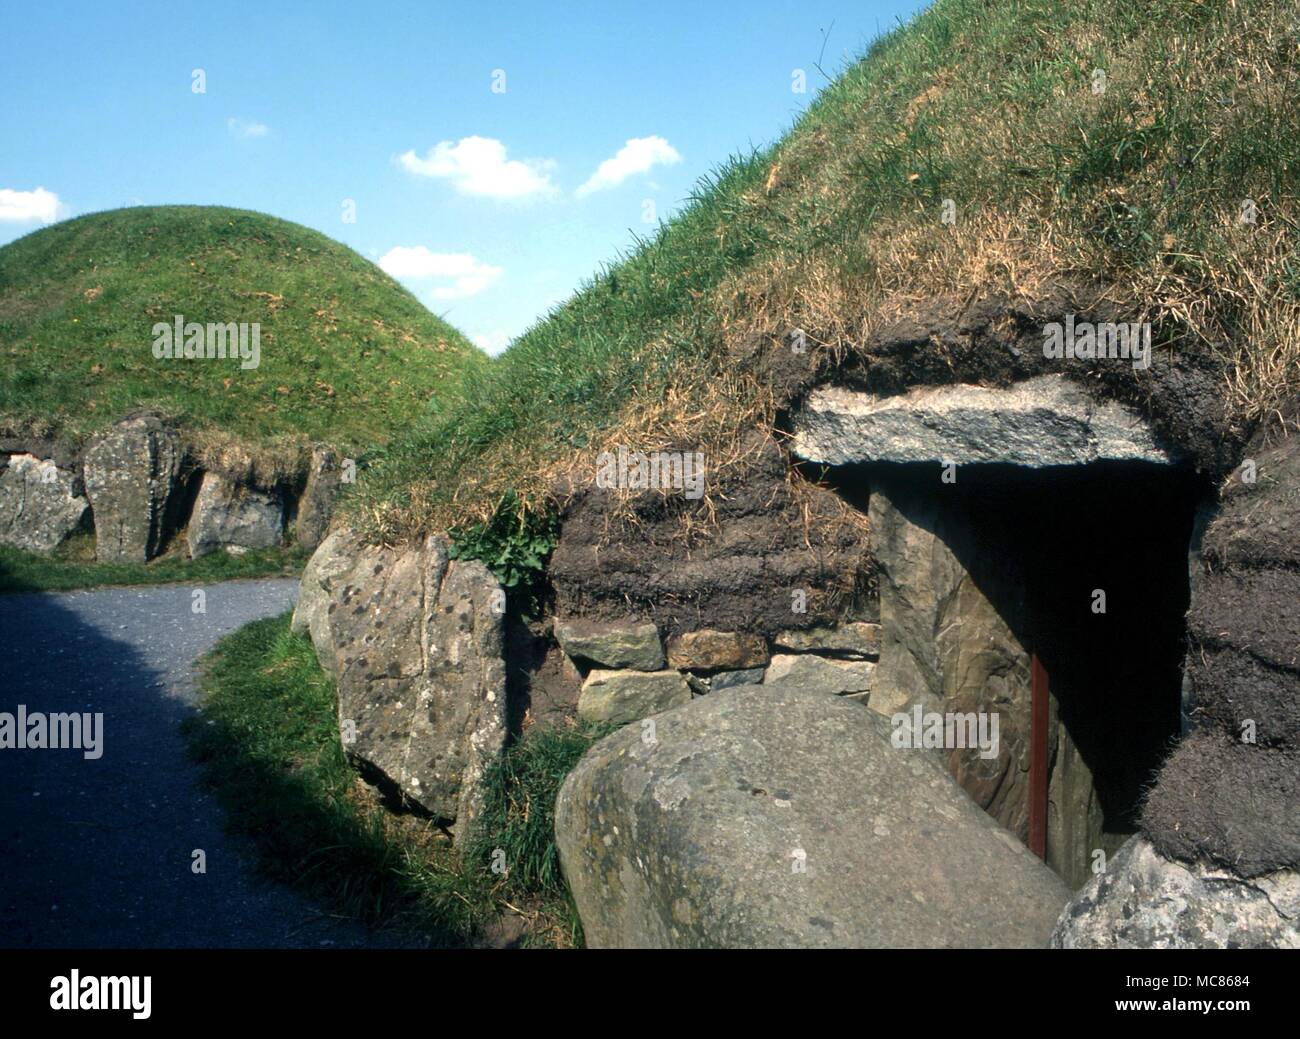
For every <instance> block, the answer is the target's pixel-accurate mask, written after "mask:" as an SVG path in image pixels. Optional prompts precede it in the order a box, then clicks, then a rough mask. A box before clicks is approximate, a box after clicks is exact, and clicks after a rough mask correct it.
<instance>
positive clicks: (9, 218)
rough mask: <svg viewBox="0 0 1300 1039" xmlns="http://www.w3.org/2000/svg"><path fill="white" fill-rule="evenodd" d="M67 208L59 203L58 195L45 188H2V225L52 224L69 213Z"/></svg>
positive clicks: (0, 208)
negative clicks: (30, 189)
mask: <svg viewBox="0 0 1300 1039" xmlns="http://www.w3.org/2000/svg"><path fill="white" fill-rule="evenodd" d="M67 208H68V207H67V206H65V205H64V204H63V203H62V202H61V201H59V196H58V195H56V194H55V193H54V192H53V191H46V190H45V189H44V188H37V189H36V190H34V191H14V190H13V189H12V188H0V223H5V224H26V223H32V222H39V223H42V224H52V223H54V221H56V220H58V219H59V218H61V217H62V216H63V215H64V214H65V213H66V212H67Z"/></svg>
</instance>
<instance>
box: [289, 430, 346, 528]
mask: <svg viewBox="0 0 1300 1039" xmlns="http://www.w3.org/2000/svg"><path fill="white" fill-rule="evenodd" d="M342 479H343V472H342V470H341V469H340V467H339V460H338V458H337V457H335V455H334V452H333V451H331V450H330V449H329V448H328V447H325V446H322V445H318V446H316V447H314V448H313V449H312V452H311V469H309V470H308V471H307V485H306V486H305V487H304V488H303V492H302V497H301V498H299V499H298V517H297V519H296V520H294V537H295V538H296V539H297V541H298V544H300V545H302V546H303V547H304V548H315V547H316V546H317V545H319V544H320V543H321V541H322V539H324V537H325V532H326V531H327V530H328V529H329V525H330V516H331V515H332V514H333V512H334V502H335V499H337V498H338V495H339V488H340V487H341V486H342Z"/></svg>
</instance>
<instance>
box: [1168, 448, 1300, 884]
mask: <svg viewBox="0 0 1300 1039" xmlns="http://www.w3.org/2000/svg"><path fill="white" fill-rule="evenodd" d="M1252 448H1255V449H1257V450H1252V451H1250V452H1248V456H1250V455H1253V456H1254V460H1255V463H1256V478H1255V480H1254V482H1253V483H1252V482H1244V481H1243V480H1242V479H1241V475H1240V472H1238V473H1235V474H1234V475H1233V477H1232V478H1231V479H1230V480H1229V482H1228V484H1227V487H1226V488H1225V490H1224V492H1223V494H1222V495H1221V499H1222V501H1221V505H1220V508H1219V509H1218V511H1217V513H1216V514H1215V515H1214V516H1213V517H1212V518H1211V520H1210V522H1209V523H1208V525H1207V527H1206V530H1205V534H1204V537H1203V538H1202V541H1201V544H1200V546H1199V552H1198V554H1197V556H1196V557H1195V558H1194V560H1193V582H1192V608H1191V610H1190V611H1189V613H1188V642H1189V647H1188V660H1187V667H1186V675H1187V680H1188V683H1189V687H1190V690H1189V691H1190V706H1191V718H1192V724H1193V731H1192V733H1191V734H1190V735H1189V736H1188V737H1187V738H1186V739H1185V740H1184V741H1183V742H1182V743H1181V744H1180V745H1179V746H1178V748H1177V749H1176V750H1175V751H1174V753H1173V754H1172V755H1171V756H1170V758H1169V760H1168V761H1167V762H1166V763H1165V765H1164V767H1163V769H1162V770H1161V773H1160V776H1159V778H1158V780H1157V782H1156V785H1155V787H1154V789H1153V790H1152V791H1151V792H1150V794H1149V795H1148V797H1147V802H1146V805H1145V808H1144V811H1143V816H1142V827H1143V830H1144V831H1145V832H1146V834H1147V836H1148V837H1149V838H1150V839H1151V842H1152V843H1153V844H1154V845H1155V846H1156V848H1157V850H1159V851H1160V852H1161V853H1162V854H1164V855H1167V856H1171V857H1176V858H1180V859H1184V860H1187V861H1195V860H1204V859H1208V860H1210V861H1211V862H1214V863H1217V864H1219V865H1222V866H1227V867H1229V868H1231V869H1233V870H1235V871H1236V872H1237V873H1239V874H1241V875H1243V876H1248V877H1249V876H1258V875H1261V874H1264V873H1269V872H1272V871H1273V870H1276V869H1280V868H1283V867H1288V866H1289V867H1296V866H1300V751H1298V750H1297V747H1300V537H1298V536H1297V513H1296V509H1297V497H1298V492H1297V486H1296V478H1297V474H1298V473H1300V436H1292V437H1291V438H1290V439H1289V440H1285V441H1283V442H1282V443H1280V444H1278V445H1276V446H1273V447H1268V448H1263V447H1262V445H1252Z"/></svg>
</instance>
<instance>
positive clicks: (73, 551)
mask: <svg viewBox="0 0 1300 1039" xmlns="http://www.w3.org/2000/svg"><path fill="white" fill-rule="evenodd" d="M308 555H309V553H308V552H306V551H305V550H303V549H300V548H266V549H258V550H257V551H252V552H247V553H245V554H244V555H242V556H234V555H227V554H226V553H225V552H212V553H209V554H208V555H206V556H200V557H199V558H198V559H190V558H189V557H188V556H187V555H186V554H185V553H184V552H183V551H174V552H171V553H168V554H166V555H163V556H160V557H159V558H157V559H154V560H153V561H151V562H149V563H147V564H144V565H139V564H135V563H96V562H95V561H94V560H95V546H94V538H93V537H92V536H91V535H88V534H83V535H76V536H74V537H72V538H70V539H68V541H65V542H64V543H63V544H62V545H60V546H59V547H58V548H57V549H55V550H54V552H52V553H51V554H50V555H48V556H42V555H36V554H34V553H31V552H22V551H19V550H18V549H16V548H10V547H9V546H8V545H0V594H4V593H11V592H67V591H72V590H74V589H78V588H98V587H102V586H105V585H128V584H172V583H176V582H185V583H187V584H189V583H193V584H209V583H212V582H216V581H231V580H236V579H239V578H249V577H297V576H298V575H300V574H301V573H302V568H303V567H304V566H305V565H306V563H307V557H308Z"/></svg>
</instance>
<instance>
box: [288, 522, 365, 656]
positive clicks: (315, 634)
mask: <svg viewBox="0 0 1300 1039" xmlns="http://www.w3.org/2000/svg"><path fill="white" fill-rule="evenodd" d="M358 548H359V545H358V543H357V541H356V539H355V537H353V536H352V534H351V532H350V531H347V530H339V531H335V532H334V533H333V534H331V535H330V536H329V537H327V538H326V539H325V540H324V541H322V542H321V543H320V546H319V547H318V548H317V549H316V551H315V552H313V553H312V556H311V558H310V559H309V560H307V566H306V567H305V568H304V569H303V572H302V582H301V584H300V585H299V588H298V604H297V606H295V607H294V611H293V622H292V624H291V625H290V629H291V630H292V631H294V632H295V633H298V632H304V631H305V632H307V634H308V635H309V636H310V637H311V642H312V647H313V648H314V649H315V650H316V659H317V660H318V661H320V665H321V667H323V668H324V669H325V670H326V671H328V672H329V673H330V674H335V665H336V661H335V659H334V644H333V637H332V635H331V633H330V627H329V623H330V613H329V608H330V603H331V601H332V593H333V589H334V581H335V580H336V579H338V578H340V577H344V576H346V575H347V574H348V572H349V571H350V570H351V569H352V565H353V564H352V557H353V555H354V554H355V553H356V552H357V551H358Z"/></svg>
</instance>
